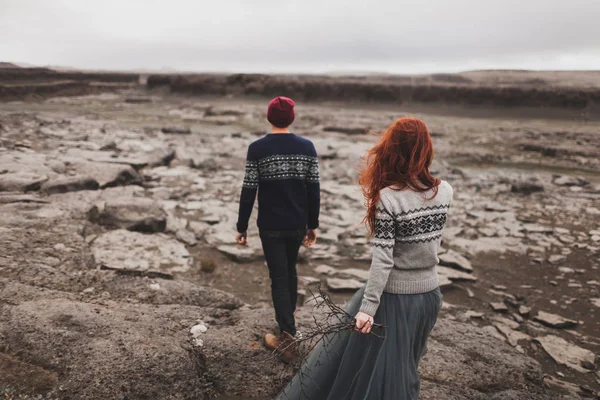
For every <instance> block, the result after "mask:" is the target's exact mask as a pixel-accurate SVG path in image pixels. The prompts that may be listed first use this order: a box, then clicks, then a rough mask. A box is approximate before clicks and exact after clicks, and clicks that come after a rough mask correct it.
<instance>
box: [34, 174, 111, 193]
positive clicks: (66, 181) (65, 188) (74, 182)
mask: <svg viewBox="0 0 600 400" xmlns="http://www.w3.org/2000/svg"><path fill="white" fill-rule="evenodd" d="M99 187H100V185H99V184H98V182H97V181H96V180H95V179H94V178H90V177H88V176H64V177H59V178H52V179H50V180H49V181H46V182H44V183H43V184H42V186H41V188H40V190H41V191H42V192H44V193H46V194H55V193H67V192H77V191H80V190H97V189H98V188H99Z"/></svg>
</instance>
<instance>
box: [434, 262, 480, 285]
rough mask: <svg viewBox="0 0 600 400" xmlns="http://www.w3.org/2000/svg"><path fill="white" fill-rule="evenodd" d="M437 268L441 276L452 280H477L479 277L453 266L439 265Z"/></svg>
mask: <svg viewBox="0 0 600 400" xmlns="http://www.w3.org/2000/svg"><path fill="white" fill-rule="evenodd" d="M437 270H438V276H439V277H440V278H444V279H448V280H450V281H452V282H460V281H468V282H475V281H477V277H475V276H474V275H472V274H469V273H466V272H463V271H457V270H455V269H453V268H448V267H443V266H439V265H438V267H437Z"/></svg>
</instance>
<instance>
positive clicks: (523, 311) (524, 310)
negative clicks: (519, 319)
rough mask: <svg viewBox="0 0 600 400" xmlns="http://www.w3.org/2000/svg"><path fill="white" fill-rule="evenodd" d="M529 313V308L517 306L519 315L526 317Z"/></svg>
mask: <svg viewBox="0 0 600 400" xmlns="http://www.w3.org/2000/svg"><path fill="white" fill-rule="evenodd" d="M530 312H531V307H526V306H519V314H521V315H522V316H528V315H529V313H530Z"/></svg>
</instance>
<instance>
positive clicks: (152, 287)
mask: <svg viewBox="0 0 600 400" xmlns="http://www.w3.org/2000/svg"><path fill="white" fill-rule="evenodd" d="M148 289H150V290H157V291H158V290H160V289H161V287H160V285H159V284H158V283H150V284H149V285H148Z"/></svg>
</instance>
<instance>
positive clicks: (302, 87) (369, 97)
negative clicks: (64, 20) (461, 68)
mask: <svg viewBox="0 0 600 400" xmlns="http://www.w3.org/2000/svg"><path fill="white" fill-rule="evenodd" d="M158 86H168V87H170V88H171V91H172V92H178V93H189V94H195V95H228V94H237V95H257V96H264V97H271V96H276V95H281V94H285V95H288V96H290V97H293V98H296V99H299V100H305V101H344V102H362V103H364V102H373V103H402V102H420V103H442V104H463V105H473V106H500V107H535V108H538V107H549V108H567V109H581V110H583V109H586V108H589V107H594V106H595V105H596V104H600V88H584V87H569V86H559V85H555V84H548V83H547V82H546V81H544V80H543V79H539V78H537V79H536V78H532V79H529V80H522V81H520V82H518V83H516V84H512V85H506V84H494V83H493V82H492V83H490V84H481V83H480V82H478V81H475V80H471V79H469V78H468V77H465V76H463V75H459V74H455V75H453V74H435V75H426V76H425V75H424V76H417V77H410V76H377V75H374V76H366V77H364V76H361V77H330V76H290V75H261V74H234V75H217V74H193V75H191V74H190V75H151V76H149V77H148V87H150V88H153V87H158Z"/></svg>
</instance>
